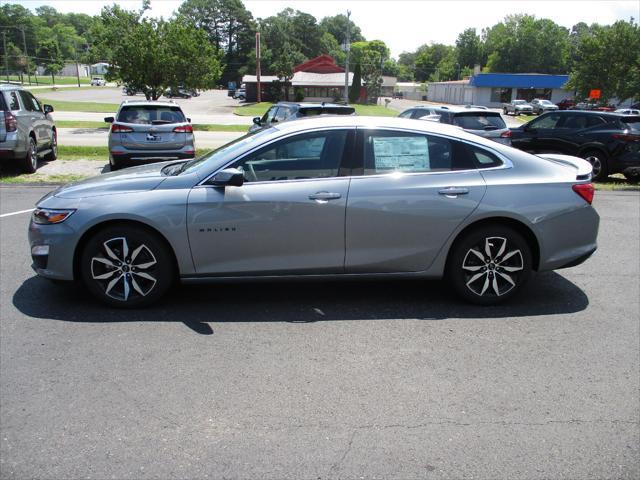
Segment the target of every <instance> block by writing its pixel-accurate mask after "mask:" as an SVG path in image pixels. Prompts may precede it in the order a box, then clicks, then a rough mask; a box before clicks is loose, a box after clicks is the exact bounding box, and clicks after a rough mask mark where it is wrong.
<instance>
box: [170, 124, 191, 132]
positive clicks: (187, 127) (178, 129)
mask: <svg viewBox="0 0 640 480" xmlns="http://www.w3.org/2000/svg"><path fill="white" fill-rule="evenodd" d="M173 131H174V132H176V133H193V127H192V126H191V125H182V126H180V127H176V128H174V129H173Z"/></svg>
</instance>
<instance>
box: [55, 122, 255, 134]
mask: <svg viewBox="0 0 640 480" xmlns="http://www.w3.org/2000/svg"><path fill="white" fill-rule="evenodd" d="M55 123H56V127H58V128H109V125H111V124H110V123H106V122H99V121H91V120H56V122H55ZM193 130H194V131H196V132H247V131H248V130H249V125H220V124H216V123H212V124H200V123H195V124H193Z"/></svg>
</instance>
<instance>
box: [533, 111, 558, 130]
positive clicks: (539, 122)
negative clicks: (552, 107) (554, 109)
mask: <svg viewBox="0 0 640 480" xmlns="http://www.w3.org/2000/svg"><path fill="white" fill-rule="evenodd" d="M560 117H561V116H560V115H559V114H556V113H551V114H549V115H543V116H542V117H539V118H536V119H535V120H533V121H532V122H530V123H529V127H530V128H556V125H558V121H559V120H560Z"/></svg>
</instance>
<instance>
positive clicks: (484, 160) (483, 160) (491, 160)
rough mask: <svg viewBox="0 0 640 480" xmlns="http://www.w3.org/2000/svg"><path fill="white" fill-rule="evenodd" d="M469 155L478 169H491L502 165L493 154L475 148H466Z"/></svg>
mask: <svg viewBox="0 0 640 480" xmlns="http://www.w3.org/2000/svg"><path fill="white" fill-rule="evenodd" d="M467 149H468V150H469V153H470V155H471V156H472V157H473V160H474V161H475V164H476V166H477V167H478V168H481V169H482V168H493V167H499V166H500V165H502V161H501V160H500V159H499V158H498V157H497V156H496V155H494V154H493V153H491V152H488V151H487V150H482V149H480V148H477V147H472V146H470V145H468V146H467Z"/></svg>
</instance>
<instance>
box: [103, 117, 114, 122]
mask: <svg viewBox="0 0 640 480" xmlns="http://www.w3.org/2000/svg"><path fill="white" fill-rule="evenodd" d="M114 120H115V118H113V117H104V121H105V122H106V123H113V122H114Z"/></svg>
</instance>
